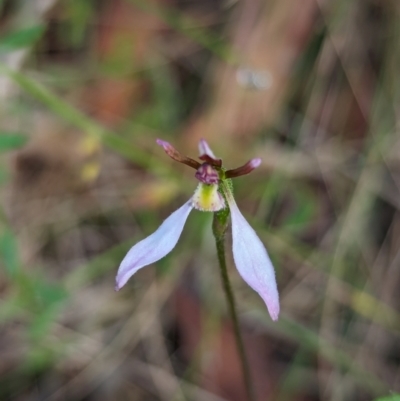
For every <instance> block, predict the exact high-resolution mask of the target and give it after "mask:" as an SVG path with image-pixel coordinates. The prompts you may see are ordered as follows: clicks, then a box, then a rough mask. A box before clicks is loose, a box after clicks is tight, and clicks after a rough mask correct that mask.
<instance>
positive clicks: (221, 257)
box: [213, 211, 256, 401]
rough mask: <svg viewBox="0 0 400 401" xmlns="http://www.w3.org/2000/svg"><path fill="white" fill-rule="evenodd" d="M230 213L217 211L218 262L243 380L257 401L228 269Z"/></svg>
mask: <svg viewBox="0 0 400 401" xmlns="http://www.w3.org/2000/svg"><path fill="white" fill-rule="evenodd" d="M228 217H229V211H228V213H219V212H217V213H215V214H214V220H213V234H214V237H215V242H216V245H217V255H218V262H219V267H220V273H221V280H222V286H223V289H224V292H225V297H226V301H227V303H228V309H229V314H230V317H231V319H232V323H233V332H234V335H235V341H236V346H237V349H238V354H239V359H240V362H241V365H242V372H243V380H244V385H245V388H246V392H247V397H248V400H249V401H256V397H255V393H254V388H253V384H252V381H251V377H250V368H249V363H248V360H247V356H246V352H245V349H244V344H243V338H242V334H241V333H240V327H239V319H238V313H237V309H236V303H235V298H234V296H233V291H232V286H231V284H230V281H229V276H228V269H227V267H226V259H225V232H226V228H227V221H228Z"/></svg>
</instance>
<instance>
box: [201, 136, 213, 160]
mask: <svg viewBox="0 0 400 401" xmlns="http://www.w3.org/2000/svg"><path fill="white" fill-rule="evenodd" d="M199 154H200V157H201V156H204V155H207V156H209V157H211V159H217V158H216V157H215V155H214V152H213V151H212V150H211V148H210V146H209V145H208V143H207V141H206V140H205V139H200V142H199Z"/></svg>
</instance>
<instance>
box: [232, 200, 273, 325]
mask: <svg viewBox="0 0 400 401" xmlns="http://www.w3.org/2000/svg"><path fill="white" fill-rule="evenodd" d="M227 201H228V203H229V209H230V211H231V219H232V242H233V244H232V247H233V258H234V260H235V264H236V268H237V269H238V271H239V273H240V275H241V276H242V278H243V280H244V281H246V283H247V284H248V285H249V286H250V287H251V288H253V290H255V291H257V292H258V294H259V295H260V296H261V298H262V299H263V300H264V302H265V304H266V305H267V308H268V311H269V314H270V315H271V318H272V320H277V319H278V315H279V295H278V289H277V286H276V279H275V271H274V267H273V266H272V263H271V260H270V258H269V256H268V253H267V251H266V249H265V247H264V245H263V243H262V242H261V240H260V238H258V236H257V234H256V233H255V231H254V230H253V229H252V228H251V227H250V225H249V223H248V222H247V221H246V219H245V218H244V217H243V215H242V213H240V210H239V209H238V207H237V205H236V202H235V200H234V199H233V196H232V194H231V193H228V194H227Z"/></svg>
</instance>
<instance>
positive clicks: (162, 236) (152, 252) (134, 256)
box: [115, 200, 193, 290]
mask: <svg viewBox="0 0 400 401" xmlns="http://www.w3.org/2000/svg"><path fill="white" fill-rule="evenodd" d="M192 209H193V205H192V200H190V201H188V202H186V203H185V204H184V205H183V206H181V207H180V208H179V209H178V210H176V211H175V212H174V213H172V214H171V215H170V216H169V217H168V218H167V219H166V220H165V221H164V222H163V223H162V224H161V226H160V227H158V229H157V230H156V231H155V232H154V233H153V234H151V235H150V236H148V237H147V238H145V239H144V240H142V241H140V242H138V243H137V244H136V245H134V246H133V247H132V248H131V249H130V250H129V252H128V253H127V254H126V256H125V258H124V259H123V261H122V262H121V264H120V266H119V269H118V274H117V278H116V286H115V289H116V290H119V289H120V288H122V287H123V286H124V285H125V284H126V282H127V281H128V280H129V279H130V278H131V276H132V275H133V274H135V273H136V272H137V271H138V270H139V269H141V268H142V267H144V266H147V265H150V264H151V263H154V262H156V261H157V260H160V259H161V258H163V257H164V256H165V255H167V254H168V253H170V252H171V251H172V249H174V247H175V245H176V243H177V242H178V240H179V237H180V236H181V233H182V230H183V226H184V225H185V222H186V219H187V218H188V216H189V213H190V212H191V210H192Z"/></svg>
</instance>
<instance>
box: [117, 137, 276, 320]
mask: <svg viewBox="0 0 400 401" xmlns="http://www.w3.org/2000/svg"><path fill="white" fill-rule="evenodd" d="M157 144H158V145H160V146H162V147H163V148H164V151H165V152H166V153H167V155H168V156H170V157H171V158H172V159H174V160H176V161H178V162H180V163H183V164H186V165H188V166H190V167H192V168H194V169H195V170H196V173H195V177H196V178H197V180H198V181H199V184H198V186H197V189H196V190H195V192H194V195H193V196H192V197H191V198H190V199H189V200H188V201H187V202H186V203H185V204H184V205H183V206H181V207H180V208H179V209H178V210H176V211H175V212H173V213H172V214H171V215H170V216H169V217H168V218H167V219H166V220H165V221H164V222H163V223H162V224H161V226H160V227H159V228H158V229H157V230H156V231H155V232H154V233H153V234H151V235H150V236H148V237H147V238H145V239H143V240H142V241H140V242H138V243H137V244H136V245H134V246H133V247H132V248H131V249H130V250H129V252H128V253H127V255H126V256H125V258H124V259H123V261H122V262H121V265H120V266H119V269H118V274H117V277H116V290H119V289H120V288H122V287H123V286H124V285H125V284H126V282H127V281H128V280H129V279H130V278H131V277H132V275H133V274H135V273H136V272H137V271H138V270H139V269H141V268H142V267H144V266H147V265H150V264H152V263H154V262H156V261H158V260H160V259H161V258H163V257H164V256H166V255H167V254H168V253H170V252H171V251H172V249H173V248H174V247H175V245H176V244H177V242H178V240H179V237H180V235H181V233H182V230H183V226H184V225H185V222H186V219H187V218H188V216H189V213H190V212H191V211H192V209H193V208H195V209H198V210H201V211H203V212H218V211H221V210H223V209H225V210H226V209H228V210H229V212H230V214H231V220H232V248H233V258H234V261H235V264H236V267H237V270H238V272H239V274H240V275H241V277H242V278H243V280H244V281H245V282H246V283H247V284H248V285H249V286H250V287H251V288H252V289H253V290H255V291H256V292H257V293H258V294H259V295H260V296H261V298H262V299H263V300H264V302H265V304H266V306H267V308H268V311H269V313H270V315H271V317H272V319H273V320H277V319H278V315H279V296H278V289H277V286H276V280H275V272H274V268H273V266H272V263H271V260H270V258H269V256H268V253H267V251H266V249H265V247H264V245H263V243H262V242H261V240H260V239H259V238H258V236H257V234H256V233H255V231H254V230H253V229H252V228H251V227H250V225H249V223H248V222H247V221H246V219H245V218H244V217H243V215H242V213H241V212H240V211H239V209H238V207H237V205H236V202H235V199H234V197H233V192H232V184H231V178H235V177H239V176H241V175H245V174H248V173H250V172H251V171H253V170H254V169H255V168H257V167H258V166H259V165H260V163H261V159H258V158H257V159H252V160H250V161H249V162H247V163H246V164H244V165H243V166H241V167H239V168H236V169H233V170H225V169H224V168H223V167H222V160H221V159H219V158H217V157H216V156H215V155H214V153H213V152H212V150H211V149H210V147H209V146H208V144H207V142H206V141H205V140H204V139H202V140H201V141H200V143H199V152H200V156H199V159H200V160H201V163H200V162H198V161H196V160H194V159H191V158H189V157H184V156H182V155H181V154H180V153H179V152H178V151H177V150H176V149H175V148H174V147H173V146H172V145H171V144H169V143H168V142H165V141H163V140H161V139H158V140H157Z"/></svg>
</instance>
